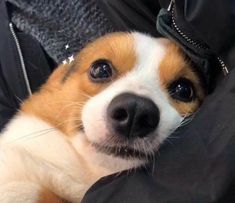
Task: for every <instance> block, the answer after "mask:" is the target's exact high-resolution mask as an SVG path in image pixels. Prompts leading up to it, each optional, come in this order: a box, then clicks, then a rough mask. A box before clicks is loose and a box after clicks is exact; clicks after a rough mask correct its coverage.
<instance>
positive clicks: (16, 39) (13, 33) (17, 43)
mask: <svg viewBox="0 0 235 203" xmlns="http://www.w3.org/2000/svg"><path fill="white" fill-rule="evenodd" d="M9 28H10V31H11V34H12V37H13V39H14V41H15V45H16V49H17V52H18V55H19V58H20V65H21V71H22V73H23V77H24V81H25V84H26V89H27V91H28V94H29V95H32V90H31V87H30V84H29V77H28V74H27V71H26V67H25V62H24V57H23V54H22V50H21V47H20V43H19V40H18V38H17V36H16V33H15V30H14V27H13V24H12V23H9Z"/></svg>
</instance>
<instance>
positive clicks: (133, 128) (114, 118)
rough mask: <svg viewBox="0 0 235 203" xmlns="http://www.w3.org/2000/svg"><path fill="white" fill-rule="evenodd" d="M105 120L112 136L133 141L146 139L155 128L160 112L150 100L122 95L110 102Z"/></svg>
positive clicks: (133, 95) (130, 94)
mask: <svg viewBox="0 0 235 203" xmlns="http://www.w3.org/2000/svg"><path fill="white" fill-rule="evenodd" d="M107 118H108V119H107V122H108V123H107V125H108V129H109V130H110V131H111V133H112V134H114V135H118V136H123V137H125V138H128V139H135V138H143V137H146V136H148V135H149V134H150V133H151V132H153V131H154V130H155V129H156V128H157V126H158V123H159V120H160V112H159V109H158V107H157V106H156V105H155V103H154V102H153V101H152V100H150V99H148V98H146V97H142V96H138V95H135V94H132V93H123V94H120V95H118V96H116V97H114V98H113V100H112V101H111V102H110V104H109V106H108V108H107Z"/></svg>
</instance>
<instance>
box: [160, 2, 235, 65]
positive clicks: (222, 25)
mask: <svg viewBox="0 0 235 203" xmlns="http://www.w3.org/2000/svg"><path fill="white" fill-rule="evenodd" d="M159 1H160V3H161V5H162V7H164V8H165V9H166V8H167V7H168V5H169V2H170V0H159ZM175 5H176V8H175V15H176V24H177V25H178V27H179V28H180V29H181V30H183V31H184V33H185V34H186V35H187V36H189V37H190V38H192V39H194V40H197V41H203V42H205V43H207V45H208V46H209V47H210V48H211V50H212V51H214V53H216V54H217V55H218V56H220V57H221V58H222V59H223V60H224V61H225V64H226V65H227V66H228V67H230V68H233V67H234V66H235V60H234V54H235V29H234V27H235V1H233V0H223V1H221V0H213V1H210V0H197V1H192V0H175Z"/></svg>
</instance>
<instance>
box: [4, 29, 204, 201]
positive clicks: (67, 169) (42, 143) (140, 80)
mask: <svg viewBox="0 0 235 203" xmlns="http://www.w3.org/2000/svg"><path fill="white" fill-rule="evenodd" d="M203 98H204V92H203V88H202V86H201V83H200V81H199V78H198V76H197V74H196V73H195V72H194V71H193V69H192V67H191V64H190V62H189V61H188V60H187V59H186V57H185V56H184V54H183V53H182V51H181V50H180V49H179V48H178V47H177V46H176V45H175V44H174V43H172V42H170V41H169V40H167V39H155V38H152V37H150V36H147V35H144V34H140V33H113V34H109V35H107V36H104V37H102V38H100V39H98V40H96V41H95V42H93V43H91V44H89V45H88V46H87V47H86V48H84V49H83V50H82V51H81V52H80V53H79V54H78V55H77V57H76V58H75V60H74V62H73V63H71V64H67V65H62V66H60V67H59V68H58V69H56V70H55V72H54V73H53V74H52V75H51V77H50V78H49V80H48V81H47V83H46V84H45V85H44V86H43V87H42V88H41V89H40V91H39V92H37V93H35V94H34V95H32V96H31V97H30V98H29V99H27V100H26V101H25V102H24V103H23V104H22V106H21V109H20V111H19V112H18V113H17V115H16V116H15V117H14V118H13V119H12V120H11V122H10V123H9V124H8V126H7V127H6V129H5V131H4V132H3V134H2V135H1V136H0V194H1V195H0V202H2V203H5V202H20V203H23V202H24V203H26V202H29V203H38V202H44V203H46V202H50V203H53V202H63V201H65V200H66V201H69V202H80V201H81V198H82V197H83V195H84V193H85V192H86V190H87V189H88V188H89V187H90V186H91V185H92V184H93V183H94V182H95V181H97V180H98V179H99V178H100V177H102V176H105V175H108V174H111V173H115V172H118V171H121V170H125V169H129V168H133V167H134V168H135V167H138V166H140V165H143V164H145V163H146V162H147V160H148V158H149V157H151V156H152V155H153V154H154V153H155V152H156V151H157V149H158V147H159V144H160V143H162V142H163V141H164V140H165V139H166V138H167V137H168V136H169V135H170V134H171V133H172V132H173V131H174V130H175V129H176V128H178V127H179V126H180V124H181V123H182V121H183V119H184V117H185V116H187V115H190V114H192V113H193V112H195V111H196V110H197V109H198V107H199V105H200V103H201V102H202V100H203Z"/></svg>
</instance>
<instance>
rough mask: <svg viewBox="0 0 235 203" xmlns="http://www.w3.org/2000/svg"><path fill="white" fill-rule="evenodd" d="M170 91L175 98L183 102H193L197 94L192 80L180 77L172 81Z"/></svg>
mask: <svg viewBox="0 0 235 203" xmlns="http://www.w3.org/2000/svg"><path fill="white" fill-rule="evenodd" d="M168 91H169V93H170V95H171V97H172V98H173V99H176V100H179V101H182V102H191V101H192V100H193V99H194V98H195V96H196V95H195V90H194V86H193V84H192V82H191V81H189V80H187V79H185V78H180V79H179V80H177V81H174V82H173V83H171V84H170V86H169V87H168Z"/></svg>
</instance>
